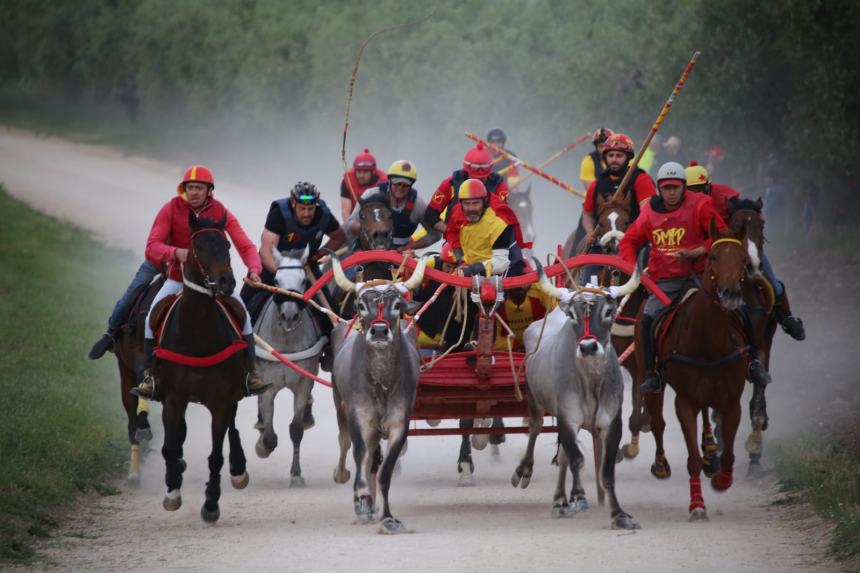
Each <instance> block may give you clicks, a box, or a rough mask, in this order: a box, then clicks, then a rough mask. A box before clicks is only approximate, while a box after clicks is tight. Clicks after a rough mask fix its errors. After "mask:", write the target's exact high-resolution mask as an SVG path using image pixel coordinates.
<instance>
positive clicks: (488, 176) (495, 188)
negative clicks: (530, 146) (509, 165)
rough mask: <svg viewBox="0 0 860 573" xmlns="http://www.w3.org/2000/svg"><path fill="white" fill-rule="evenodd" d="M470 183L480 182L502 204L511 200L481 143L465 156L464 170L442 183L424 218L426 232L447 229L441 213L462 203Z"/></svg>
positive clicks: (501, 178) (503, 180)
mask: <svg viewBox="0 0 860 573" xmlns="http://www.w3.org/2000/svg"><path fill="white" fill-rule="evenodd" d="M467 179H477V180H479V181H480V182H481V183H482V184H483V185H484V187H485V188H486V190H487V191H488V192H489V193H492V194H493V195H495V196H497V197H498V198H499V199H501V200H502V201H507V200H508V193H510V190H509V189H508V184H507V183H505V178H504V177H502V176H501V175H499V174H498V173H493V156H492V155H491V154H490V152H489V151H487V150H486V149H484V146H483V144H480V143H479V144H478V145H476V146H475V147H473V148H472V149H470V150H469V151H467V152H466V155H465V156H464V157H463V168H462V169H458V170H457V171H455V172H454V173H452V174H451V175H450V176H449V177H446V178H445V179H443V180H442V182H441V183H439V187H438V188H437V189H436V192H435V193H433V197H432V198H431V199H430V204H429V205H427V212H426V214H425V216H424V226H425V227H426V228H428V229H429V228H430V227H433V228H434V229H436V230H437V231H439V232H442V233H444V232H445V227H446V226H447V225H446V223H445V221H443V220H442V213H443V212H444V211H445V209H446V208H450V207H452V206H453V205H455V204H456V203H457V202H458V201H459V198H458V195H457V192H458V190H459V189H460V186H461V185H462V184H463V182H464V181H466V180H467Z"/></svg>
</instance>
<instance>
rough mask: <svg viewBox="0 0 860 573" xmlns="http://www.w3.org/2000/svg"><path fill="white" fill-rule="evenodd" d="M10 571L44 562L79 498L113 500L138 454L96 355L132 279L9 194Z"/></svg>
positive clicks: (2, 324)
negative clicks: (42, 542) (41, 552)
mask: <svg viewBox="0 0 860 573" xmlns="http://www.w3.org/2000/svg"><path fill="white" fill-rule="evenodd" d="M0 212H2V213H3V223H2V225H0V267H2V269H3V271H2V272H0V332H2V341H3V342H2V344H3V351H2V352H0V460H2V468H3V470H2V471H0V562H2V561H9V560H26V559H29V558H31V557H32V556H33V555H34V552H33V548H32V544H33V542H34V541H35V540H37V539H39V538H42V537H47V536H50V535H51V530H52V528H53V527H54V526H55V525H56V524H57V519H58V517H59V516H61V515H62V513H63V512H65V511H68V510H69V504H70V502H72V501H73V500H74V498H75V496H76V495H78V494H80V493H83V492H90V491H95V492H98V493H100V494H102V495H109V494H111V493H114V492H115V489H114V488H113V487H112V486H110V485H108V482H107V481H106V480H108V479H109V478H110V476H111V474H112V472H113V471H114V470H116V469H117V468H118V467H119V466H118V464H119V463H120V462H121V460H122V456H123V454H125V453H126V450H127V443H126V442H125V441H124V431H123V429H124V424H125V422H124V416H123V415H122V409H121V408H120V407H119V396H118V392H119V385H118V382H117V375H116V366H115V363H114V361H113V360H110V357H108V358H107V359H104V360H101V361H98V362H92V361H89V360H87V358H86V353H87V351H88V349H89V345H90V343H91V342H92V339H93V337H94V336H95V335H97V334H98V333H99V332H100V331H101V329H102V328H103V322H104V321H105V319H106V317H107V314H108V312H109V310H110V304H111V303H112V301H113V300H114V299H115V298H116V296H117V293H118V292H119V291H120V289H122V288H123V285H121V284H120V283H121V282H122V280H123V279H124V278H125V277H128V276H131V273H132V266H133V265H130V264H129V262H128V261H127V260H126V258H125V257H124V255H123V254H122V253H120V252H119V251H116V250H110V249H106V248H105V247H102V246H100V245H99V244H98V243H97V242H96V241H95V240H94V239H93V238H92V237H91V236H90V235H89V234H88V233H86V232H84V231H81V230H79V229H77V228H75V227H73V226H71V225H67V224H64V223H61V222H59V221H57V220H55V219H51V218H49V217H47V216H44V215H42V214H39V213H37V212H35V211H33V210H32V209H30V208H29V207H27V206H25V205H24V204H22V203H20V202H18V201H17V200H15V199H13V198H11V197H10V196H9V195H8V194H6V192H5V191H4V190H3V189H2V187H0Z"/></svg>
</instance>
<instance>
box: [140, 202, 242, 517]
mask: <svg viewBox="0 0 860 573" xmlns="http://www.w3.org/2000/svg"><path fill="white" fill-rule="evenodd" d="M225 222H226V220H222V221H219V222H213V221H210V220H207V219H200V220H198V219H197V218H196V217H195V216H194V214H191V215H190V216H189V224H190V225H191V230H192V236H191V248H190V249H189V252H188V261H187V263H186V264H184V265H183V282H184V283H185V286H184V288H183V290H182V293H181V295H180V298H179V300H178V301H177V302H176V303H175V308H174V309H173V312H172V314H171V315H170V316H169V317H168V318H167V323H166V324H165V326H164V328H163V333H162V336H161V338H160V340H159V342H158V344H159V348H163V349H168V350H170V351H172V352H174V353H176V354H181V355H183V356H185V357H189V358H196V359H197V360H198V361H199V362H201V363H202V362H204V357H206V358H209V357H212V356H214V355H216V354H218V353H220V352H222V351H223V352H224V353H225V354H229V352H230V351H232V352H233V353H232V354H231V355H229V357H228V358H226V359H223V360H221V359H220V358H221V357H219V360H218V361H217V362H214V363H213V364H211V365H206V366H199V365H194V366H192V365H185V364H181V363H179V362H175V361H172V360H171V359H170V358H165V357H161V358H160V359H159V364H158V370H159V373H158V376H159V379H160V386H161V393H162V396H163V403H164V407H163V411H162V421H163V423H164V446H163V447H162V449H161V453H162V455H163V456H164V461H165V465H166V477H165V483H166V484H167V495H166V496H165V497H164V502H163V505H164V508H165V509H167V510H168V511H174V510H177V509H179V507H180V506H181V505H182V495H181V492H180V488H181V487H182V473H183V471H184V469H185V464H184V462H183V460H182V456H183V453H182V446H183V443H184V442H185V437H186V433H187V428H186V425H185V411H186V409H187V407H188V403H189V402H199V403H200V404H202V405H204V406H206V408H207V409H208V410H209V412H210V413H211V414H212V452H211V454H210V455H209V481H208V482H207V484H206V501H205V502H204V504H203V507H202V508H201V510H200V515H201V517H202V518H203V520H204V521H207V522H210V523H211V522H215V521H217V520H218V518H219V516H220V509H219V507H218V500H219V498H220V497H221V474H220V471H221V468H222V466H223V465H224V455H223V453H222V452H223V449H224V437H225V435H226V434H228V430H229V442H230V476H231V482H232V484H233V486H234V487H236V488H237V489H242V488H244V487H245V486H247V484H248V474H247V472H246V470H245V454H244V452H243V451H242V444H241V442H240V440H239V432H238V430H236V426H235V417H236V408H237V406H238V403H239V400H241V399H242V398H243V397H244V388H243V387H244V380H245V375H246V364H245V357H244V345H245V344H244V341H242V340H241V333H238V334H237V333H236V332H234V330H233V329H232V327H231V326H230V323H229V321H228V319H227V318H226V316H225V313H224V310H222V308H223V306H226V305H234V304H235V302H234V301H233V299H232V298H231V297H230V295H231V293H232V292H233V290H234V289H235V287H236V280H235V278H234V277H233V269H232V268H231V266H230V243H229V241H228V240H227V237H226V235H225V233H224V230H223V228H224V223H225ZM169 304H173V303H172V301H171V299H169V298H168V299H165V301H164V305H165V306H166V305H169ZM160 306H161V304H160V305H158V306H156V308H155V309H153V317H155V316H158V314H160V308H159V307H160ZM236 306H238V305H236ZM236 306H234V307H233V309H234V313H236V314H237V315H238V314H240V313H242V309H241V307H240V306H239V307H238V309H237V308H236ZM240 318H241V319H242V320H244V316H241V317H239V316H237V322H239V324H240V325H241V321H240V320H239V319H240ZM240 328H241V327H240ZM222 356H223V355H222Z"/></svg>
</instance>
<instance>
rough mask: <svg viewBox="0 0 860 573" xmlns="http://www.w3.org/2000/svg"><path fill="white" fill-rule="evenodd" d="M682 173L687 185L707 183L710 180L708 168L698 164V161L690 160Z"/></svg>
mask: <svg viewBox="0 0 860 573" xmlns="http://www.w3.org/2000/svg"><path fill="white" fill-rule="evenodd" d="M684 175H686V176H687V187H690V186H693V185H707V184H708V183H710V182H711V175H710V174H709V173H708V170H707V169H705V168H704V167H702V166H701V165H699V162H698V161H691V162H690V166H689V167H687V168H686V169H684Z"/></svg>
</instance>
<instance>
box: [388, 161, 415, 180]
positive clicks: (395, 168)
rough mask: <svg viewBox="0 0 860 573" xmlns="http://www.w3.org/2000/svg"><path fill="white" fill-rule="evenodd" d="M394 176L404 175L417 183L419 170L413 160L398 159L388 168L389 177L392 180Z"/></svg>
mask: <svg viewBox="0 0 860 573" xmlns="http://www.w3.org/2000/svg"><path fill="white" fill-rule="evenodd" d="M393 177H403V178H406V179H409V180H410V181H412V182H413V183H415V181H416V180H417V179H418V170H417V169H415V164H414V163H412V162H411V161H407V160H405V159H398V160H397V161H395V162H394V163H392V164H391V167H389V168H388V179H389V180H391V178H393Z"/></svg>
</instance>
